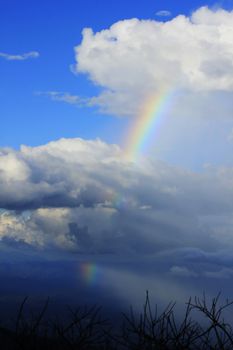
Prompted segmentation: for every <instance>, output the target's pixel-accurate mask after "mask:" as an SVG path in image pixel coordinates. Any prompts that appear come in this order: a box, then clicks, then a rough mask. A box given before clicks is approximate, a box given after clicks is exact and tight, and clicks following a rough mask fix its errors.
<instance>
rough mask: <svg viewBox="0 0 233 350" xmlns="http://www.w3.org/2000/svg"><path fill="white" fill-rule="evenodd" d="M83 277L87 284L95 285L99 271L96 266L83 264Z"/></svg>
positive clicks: (81, 268) (81, 267)
mask: <svg viewBox="0 0 233 350" xmlns="http://www.w3.org/2000/svg"><path fill="white" fill-rule="evenodd" d="M80 270H81V276H82V278H83V280H84V281H85V282H86V283H87V284H93V283H95V282H96V280H97V275H98V269H97V266H96V264H93V263H89V262H88V263H87V262H85V263H82V264H81V265H80Z"/></svg>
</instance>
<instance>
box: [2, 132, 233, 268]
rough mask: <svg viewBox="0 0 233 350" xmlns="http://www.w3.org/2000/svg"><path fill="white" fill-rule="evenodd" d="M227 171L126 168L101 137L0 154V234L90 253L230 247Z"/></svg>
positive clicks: (232, 199) (145, 164)
mask: <svg viewBox="0 0 233 350" xmlns="http://www.w3.org/2000/svg"><path fill="white" fill-rule="evenodd" d="M232 173H233V170H232V169H231V168H221V169H215V171H213V170H211V171H209V169H207V170H205V171H204V172H202V173H194V172H191V171H187V170H184V169H179V168H176V167H172V166H168V165H167V164H165V163H162V162H159V161H152V160H149V159H144V160H143V161H142V162H140V163H138V164H135V163H130V162H128V161H126V160H125V158H124V153H123V151H122V150H121V149H120V148H119V147H118V146H116V145H108V144H106V143H104V142H102V141H101V140H92V141H85V140H82V139H61V140H58V141H54V142H50V143H49V144H46V145H43V146H38V147H27V146H22V147H21V149H20V150H19V151H15V150H12V149H1V151H0V207H1V208H4V210H3V211H1V213H0V221H1V225H0V226H1V230H0V237H1V238H2V239H6V238H8V241H5V243H6V242H8V243H9V239H10V242H11V245H12V242H13V241H15V242H16V243H17V244H19V243H22V242H24V243H25V244H29V245H32V246H34V247H38V248H52V247H53V248H54V249H65V250H68V251H83V252H89V253H97V252H99V253H127V254H129V253H130V254H134V253H135V252H137V253H139V254H140V253H141V254H145V253H150V254H155V253H156V254H157V253H158V252H162V251H166V250H167V249H169V250H171V249H178V248H179V249H180V248H182V247H183V248H185V247H193V248H196V249H202V250H206V249H207V250H213V251H214V250H215V249H217V248H218V249H220V248H221V249H225V248H226V247H228V248H229V247H231V246H232V243H233V242H232V239H231V227H232V211H233V204H232V203H233V191H232ZM177 266H179V264H177Z"/></svg>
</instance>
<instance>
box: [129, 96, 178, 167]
mask: <svg viewBox="0 0 233 350" xmlns="http://www.w3.org/2000/svg"><path fill="white" fill-rule="evenodd" d="M174 96H175V93H174V90H167V89H166V90H163V91H162V92H160V93H157V94H156V95H152V96H150V97H149V98H147V99H146V102H145V103H144V105H143V107H142V109H141V112H140V113H139V116H138V118H137V120H136V123H135V124H134V126H133V128H132V129H130V132H129V134H128V137H127V142H126V147H125V149H126V152H125V154H126V159H127V160H129V161H133V162H135V161H137V158H138V156H139V155H140V154H141V153H142V152H143V151H144V150H145V148H146V146H147V144H148V142H149V141H150V140H151V138H152V136H154V135H155V132H156V131H157V130H158V129H159V126H160V124H161V122H162V120H163V117H164V116H165V115H166V114H167V112H168V111H169V109H170V107H171V102H172V101H173V98H174Z"/></svg>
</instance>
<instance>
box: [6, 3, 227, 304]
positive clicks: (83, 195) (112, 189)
mask: <svg viewBox="0 0 233 350" xmlns="http://www.w3.org/2000/svg"><path fill="white" fill-rule="evenodd" d="M232 35H233V2H232V1H230V0H228V1H227V0H225V1H221V2H214V1H206V2H203V1H192V2H187V1H186V2H184V1H180V2H177V1H152V0H145V1H143V2H142V1H140V2H139V1H137V2H135V1H122V0H119V1H112V2H110V1H106V0H98V1H97V0H85V1H84V0H78V1H77V0H76V1H75V0H66V1H63V0H61V1H59V2H57V1H56V2H55V1H54V0H50V1H46V2H42V1H41V0H40V1H39V0H33V1H32V0H30V1H29V0H21V1H20V2H19V1H16V0H0V115H1V128H0V208H1V209H0V239H1V241H0V250H1V257H0V260H1V263H2V265H1V268H0V275H1V276H2V279H3V280H4V281H5V283H4V287H1V289H0V297H1V298H0V304H1V300H4V301H5V300H6V298H7V300H8V299H9V300H11V302H12V300H13V299H14V300H15V301H17V300H18V299H19V298H20V296H23V294H30V293H31V294H32V295H35V294H36V295H38V294H41V295H47V294H52V295H56V296H57V297H58V295H59V296H61V297H62V298H63V299H64V300H65V299H66V298H68V296H69V298H71V295H72V298H73V299H72V298H71V299H72V300H73V301H74V302H75V296H76V294H77V292H78V293H79V294H80V295H81V300H85V301H86V299H85V298H87V301H90V300H91V301H93V300H95V299H97V301H100V302H101V301H104V300H106V299H105V297H104V296H105V295H108V297H109V299H108V303H109V304H108V305H113V304H114V303H113V300H116V299H117V300H118V301H119V302H123V301H124V302H125V303H126V304H127V303H128V302H129V301H132V300H133V301H135V303H137V302H138V301H139V300H141V299H140V298H141V297H143V296H144V292H145V290H146V289H150V290H152V291H155V290H156V291H157V292H156V298H157V300H158V301H160V302H164V303H166V302H167V301H169V300H170V299H172V298H173V299H174V298H175V299H176V300H178V301H179V300H180V301H184V300H185V298H187V297H189V295H190V294H192V293H195V294H198V293H201V292H202V291H203V289H205V290H206V291H207V292H209V293H215V292H216V293H217V292H218V291H219V290H218V289H219V287H220V288H221V290H222V291H223V293H225V294H229V293H231V292H232V288H233V285H232V283H231V282H230V281H231V278H232V276H233V268H232V262H233V254H232V252H233V239H232V225H233V222H232V217H233V216H232V214H233V189H232V175H233V157H232V154H233V116H232V113H233V102H232V101H233V98H232V97H233V58H232V57H233V44H232ZM51 280H52V281H53V283H52V284H51ZM64 281H66V286H67V287H66V288H65V287H64ZM216 282H217V283H216ZM132 286H135V288H133V289H132ZM97 287H98V288H97ZM97 290H98V292H97ZM100 296H101V297H100ZM12 298H13V299H12ZM71 299H70V300H71Z"/></svg>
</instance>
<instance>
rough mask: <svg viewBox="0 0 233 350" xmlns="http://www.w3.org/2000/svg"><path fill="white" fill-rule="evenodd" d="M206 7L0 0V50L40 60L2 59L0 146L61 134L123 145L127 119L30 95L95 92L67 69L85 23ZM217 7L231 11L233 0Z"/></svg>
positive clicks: (100, 25)
mask: <svg viewBox="0 0 233 350" xmlns="http://www.w3.org/2000/svg"><path fill="white" fill-rule="evenodd" d="M206 4H207V5H210V6H213V5H214V2H207V3H206V2H203V1H192V4H191V3H190V2H184V1H182V2H175V1H149V0H146V1H143V2H142V1H137V2H135V1H117V2H116V1H105V0H101V1H95V0H92V1H86V0H85V1H84V0H83V1H80V0H79V1H73V0H68V1H59V2H57V1H53V0H51V1H46V2H42V1H36V0H35V1H27V0H22V1H20V2H18V1H13V0H8V1H5V0H2V1H1V4H0V23H1V24H0V32H1V52H4V53H9V54H22V53H25V52H30V51H38V52H39V53H40V57H39V58H38V59H31V60H30V59H29V60H25V61H6V60H4V59H3V58H2V59H0V72H1V92H0V99H1V116H2V120H3V123H2V126H1V131H0V145H1V146H11V147H16V148H18V147H19V145H20V144H27V145H31V146H35V145H40V144H44V143H46V142H48V141H51V140H55V139H59V138H61V137H83V138H87V139H92V138H95V137H100V138H102V139H103V140H106V141H107V142H116V143H121V141H122V134H124V133H125V130H126V128H127V125H128V120H126V119H123V120H122V119H119V118H115V117H111V116H109V117H106V116H105V115H103V114H102V113H98V112H97V109H96V108H85V107H78V108H77V107H74V106H70V105H66V104H64V103H56V102H52V101H50V100H49V99H48V98H46V97H44V96H38V95H36V92H38V91H39V92H41V91H42V92H46V91H64V92H69V93H71V94H74V95H81V96H91V95H93V94H95V93H96V91H98V90H99V87H98V86H95V85H94V84H93V83H92V82H90V81H89V80H88V77H87V76H86V75H83V74H79V75H74V74H72V72H71V70H70V66H71V65H72V64H73V63H74V50H73V48H74V47H75V46H76V45H78V44H80V42H81V40H82V35H81V33H82V30H83V28H85V27H91V28H93V31H94V32H97V31H100V30H102V29H106V28H108V27H110V26H111V25H112V24H113V23H115V22H117V21H119V20H123V19H130V18H133V17H137V18H139V19H152V20H153V19H157V20H166V19H167V18H166V17H164V18H162V17H158V16H156V12H158V11H159V10H164V9H165V10H168V11H171V14H172V17H173V16H176V15H177V14H187V15H189V14H190V13H191V12H192V11H194V10H195V9H196V8H198V7H200V6H202V5H206ZM221 4H222V6H223V7H224V8H229V6H230V4H231V2H230V1H223V2H222V3H221ZM218 5H220V4H219V3H218ZM169 19H170V18H169Z"/></svg>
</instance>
